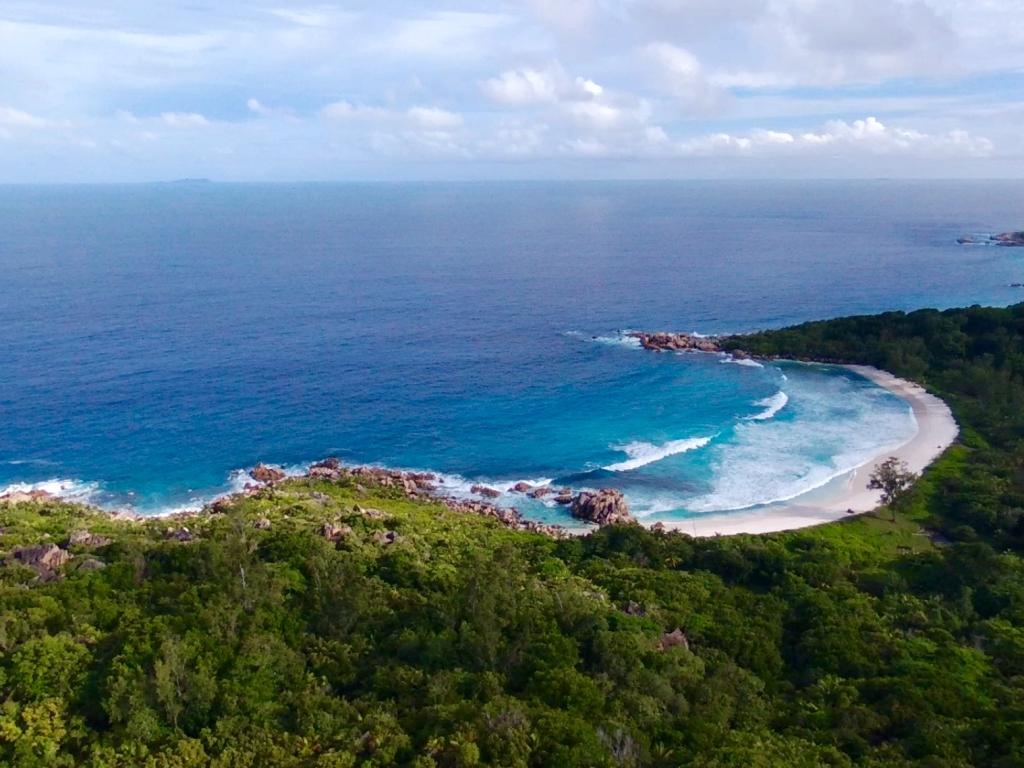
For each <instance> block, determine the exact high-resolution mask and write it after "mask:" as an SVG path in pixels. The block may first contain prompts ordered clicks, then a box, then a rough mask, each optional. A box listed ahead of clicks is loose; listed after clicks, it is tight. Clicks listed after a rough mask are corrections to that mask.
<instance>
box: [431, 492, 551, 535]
mask: <svg viewBox="0 0 1024 768" xmlns="http://www.w3.org/2000/svg"><path fill="white" fill-rule="evenodd" d="M442 502H443V503H444V505H445V506H446V507H448V509H450V510H452V511H454V512H459V513H460V514H464V515H479V516H480V517H490V518H493V519H495V520H497V521H498V522H499V523H501V524H502V525H504V526H505V527H506V528H511V529H513V530H516V531H532V532H533V533H542V534H544V535H545V536H550V537H552V538H555V539H561V538H564V537H565V536H566V535H567V534H566V531H565V529H564V528H562V527H561V526H558V525H549V524H547V523H538V522H536V521H533V520H526V519H524V518H523V516H522V515H521V514H520V512H519V510H518V509H515V508H514V507H499V506H497V505H495V504H489V503H487V502H485V501H472V500H467V499H455V498H451V497H449V498H446V499H442Z"/></svg>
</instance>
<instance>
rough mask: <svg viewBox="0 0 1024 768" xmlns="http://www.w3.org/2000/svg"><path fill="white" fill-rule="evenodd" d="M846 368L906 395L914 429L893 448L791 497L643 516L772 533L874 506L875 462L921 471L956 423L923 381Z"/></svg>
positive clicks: (667, 525) (696, 530) (686, 526)
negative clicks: (683, 514) (676, 515)
mask: <svg viewBox="0 0 1024 768" xmlns="http://www.w3.org/2000/svg"><path fill="white" fill-rule="evenodd" d="M843 367H844V368H846V369H847V370H850V371H853V372H854V373H856V374H858V375H859V376H863V377H864V378H866V379H869V380H870V381H872V382H874V383H875V384H877V385H878V386H880V387H883V388H885V389H887V390H888V391H889V392H891V393H892V394H894V395H896V396H897V397H899V398H901V399H903V400H905V401H906V402H907V403H908V404H909V405H910V408H911V410H912V411H913V414H914V419H915V420H916V422H917V431H916V432H915V433H914V435H913V436H912V437H911V438H910V439H909V440H907V441H906V442H905V443H903V444H902V445H900V446H899V447H897V448H894V449H889V450H885V451H881V452H880V453H879V454H877V455H876V456H873V457H872V458H871V459H869V460H868V461H866V462H864V463H863V464H861V465H860V466H859V467H856V468H854V469H852V470H850V471H849V472H846V473H844V474H842V475H840V476H839V477H837V478H835V479H833V480H831V481H829V482H828V483H826V484H825V485H823V486H822V487H820V488H817V489H815V490H812V491H808V492H807V493H805V494H801V495H800V496H798V497H797V498H796V499H794V500H792V501H786V502H781V503H777V504H767V505H764V506H761V507H755V508H753V509H746V510H737V511H735V512H711V513H708V514H705V515H695V516H693V517H688V518H684V519H675V520H656V519H652V520H650V522H648V521H646V520H645V521H644V524H645V525H648V526H649V527H650V526H653V525H659V524H660V526H661V527H663V528H664V529H666V530H676V531H680V532H681V533H686V534H689V535H691V536H732V535H736V534H743V533H745V534H760V533H775V532H777V531H790V530H795V529H798V528H807V527H810V526H813V525H822V524H824V523H831V522H835V521H836V520H842V519H844V518H847V517H849V516H850V513H851V511H852V512H853V513H855V514H863V513H865V512H871V511H873V510H875V509H877V508H878V506H879V497H880V493H879V492H878V491H870V490H868V488H867V484H868V477H869V476H870V474H871V472H872V471H873V470H874V468H875V466H876V465H877V464H878V463H879V462H880V461H882V460H884V459H886V458H888V457H889V456H896V457H897V458H899V459H901V460H903V461H905V462H906V463H907V465H908V466H909V467H910V470H911V471H912V472H916V473H921V472H922V471H923V470H924V469H925V468H926V467H927V466H928V465H929V464H931V463H932V462H933V461H935V459H937V458H938V457H939V456H940V455H941V454H942V453H943V452H944V451H945V450H946V449H947V448H948V447H949V446H950V445H951V444H952V443H953V441H954V440H955V439H956V436H957V435H958V434H959V431H960V429H959V427H958V426H957V423H956V420H955V419H954V418H953V414H952V412H951V411H950V410H949V406H948V405H946V403H945V402H943V401H942V400H941V399H939V398H938V397H936V396H935V395H932V394H930V393H929V392H927V391H926V390H925V389H924V388H923V387H921V386H920V385H918V384H914V383H913V382H911V381H907V380H906V379H901V378H899V377H897V376H894V375H893V374H891V373H889V372H888V371H883V370H880V369H878V368H873V367H871V366H866V365H844V366H843Z"/></svg>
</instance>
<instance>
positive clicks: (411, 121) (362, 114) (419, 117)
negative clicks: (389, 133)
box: [320, 101, 462, 131]
mask: <svg viewBox="0 0 1024 768" xmlns="http://www.w3.org/2000/svg"><path fill="white" fill-rule="evenodd" d="M320 114H321V115H322V116H323V117H326V118H328V119H329V120H333V121H336V122H339V123H344V122H352V121H366V122H374V123H382V124H383V123H404V124H408V125H412V126H416V127H418V128H425V129H430V130H441V131H450V130H454V129H456V128H459V127H460V126H461V125H462V116H461V115H458V114H456V113H454V112H449V111H448V110H446V109H441V108H440V107H429V106H416V107H410V108H409V109H406V110H395V109H388V108H386V107H374V106H365V105H360V104H352V103H351V102H348V101H335V102H333V103H331V104H328V105H327V106H325V107H324V108H323V109H321V110H320Z"/></svg>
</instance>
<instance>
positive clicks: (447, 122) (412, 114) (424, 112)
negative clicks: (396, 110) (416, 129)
mask: <svg viewBox="0 0 1024 768" xmlns="http://www.w3.org/2000/svg"><path fill="white" fill-rule="evenodd" d="M406 115H408V117H409V119H411V120H412V121H413V122H414V123H415V124H416V125H419V126H420V127H422V128H432V129H436V130H445V131H447V130H452V129H454V128H458V127H459V126H461V125H462V117H461V116H459V115H456V114H455V113H454V112H449V111H448V110H446V109H439V108H437V107H412V108H411V109H409V110H408V111H407V112H406Z"/></svg>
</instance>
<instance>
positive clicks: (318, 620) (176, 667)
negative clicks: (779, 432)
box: [0, 305, 1024, 768]
mask: <svg viewBox="0 0 1024 768" xmlns="http://www.w3.org/2000/svg"><path fill="white" fill-rule="evenodd" d="M726 343H727V344H728V345H730V346H732V347H735V348H743V349H746V350H748V351H750V352H753V353H755V354H760V355H766V356H781V357H791V358H807V359H833V360H842V361H848V362H856V363H866V364H871V365H876V366H879V367H882V368H885V369H887V370H890V371H892V372H894V373H896V374H899V375H902V376H906V377H909V378H912V379H914V380H916V381H918V382H920V383H922V384H924V385H925V386H926V387H928V388H929V389H930V390H932V391H933V392H935V393H936V394H938V395H940V396H942V397H944V398H945V399H947V401H948V402H949V403H950V405H951V407H952V408H953V411H954V413H955V414H956V416H957V418H958V420H959V421H960V423H961V426H962V429H963V432H962V439H961V442H960V444H958V445H956V446H954V447H953V448H952V449H950V450H949V451H948V452H947V453H946V455H945V456H944V457H943V458H942V459H940V460H939V462H937V463H936V464H935V465H934V466H933V467H932V468H931V469H930V470H929V471H928V472H927V473H926V474H925V476H924V477H923V478H922V479H921V480H920V481H919V482H918V483H917V484H916V486H915V488H914V490H913V492H912V495H911V497H910V501H909V503H908V504H906V505H905V506H904V507H903V508H902V509H901V511H900V512H899V514H898V515H897V516H896V519H895V520H892V519H891V518H890V515H889V514H879V515H877V516H875V515H865V516H861V517H857V518H851V519H849V520H845V521H843V522H840V523H835V524H832V525H826V526H822V527H819V528H814V529H808V530H805V531H799V532H793V533H785V534H775V535H770V536H758V537H753V536H740V537H730V538H717V539H692V538H689V537H687V536H685V535H683V534H678V533H672V534H665V533H659V532H651V531H648V530H645V529H643V528H640V527H638V526H622V525H618V526H610V527H608V528H605V529H603V530H601V531H600V532H598V533H595V534H593V535H590V536H587V537H582V538H572V539H563V540H557V539H553V538H549V537H546V536H542V535H539V534H534V533H528V532H518V531H513V530H509V529H507V528H505V527H503V526H502V525H500V524H499V523H498V522H497V521H495V520H492V519H489V518H486V517H479V516H472V515H464V514H459V513H457V512H455V511H452V510H450V509H448V508H446V507H445V506H443V505H441V504H437V503H432V502H429V501H414V500H409V499H407V498H406V497H405V496H404V495H403V494H401V493H399V491H398V490H397V489H393V488H388V487H384V486H378V485H373V484H367V483H365V482H363V483H356V482H353V481H352V480H350V479H343V480H340V481H337V482H330V481H326V480H311V479H300V480H289V481H285V482H283V483H281V484H279V485H277V486H275V487H274V488H273V489H272V491H270V492H268V493H265V494H260V495H259V496H257V497H239V498H236V499H234V500H233V501H231V502H230V503H226V504H222V505H219V506H218V507H217V509H216V511H215V512H211V513H208V514H204V515H201V516H198V517H195V518H192V519H188V520H187V521H183V520H173V521H172V520H166V519H165V520H150V521H143V522H132V521H122V520H117V519H114V518H112V517H110V516H109V515H106V514H103V513H100V512H98V511H96V510H90V509H87V508H84V507H79V506H74V505H69V504H63V503H59V502H56V501H51V500H42V501H36V502H25V503H16V504H6V505H3V504H0V529H2V535H0V556H4V555H5V556H6V557H5V560H4V562H5V565H4V566H3V567H0V606H2V607H0V692H2V693H0V699H2V701H0V764H5V765H11V766H71V765H84V766H94V767H95V768H100V767H101V766H102V767H104V768H107V767H109V768H114V767H115V766H151V767H152V768H175V767H180V768H185V767H186V766H207V765H210V766H219V767H221V768H243V767H248V766H322V767H324V768H327V767H328V766H329V767H331V768H340V767H341V766H389V765H401V766H417V767H419V768H427V767H428V766H460V767H461V766H476V765H490V766H701V767H703V768H712V767H716V768H726V767H733V766H736V767H740V766H742V768H762V767H765V768H767V767H768V766H772V767H774V766H779V767H780V768H783V767H785V768H803V767H806V768H811V767H812V766H928V767H929V768H940V767H941V768H954V767H961V766H964V767H965V766H992V767H994V768H1009V766H1021V765H1024V559H1022V555H1024V442H1022V437H1024V305H1020V306H1016V307H1011V308H1008V309H984V308H971V309H966V310H952V311H947V312H937V311H922V312H914V313H910V314H904V313H889V314H884V315H879V316H872V317H855V318H845V319H839V320H832V321H827V322H820V323H810V324H806V325H802V326H798V327H795V328H789V329H785V330H781V331H771V332H765V333H760V334H755V335H751V336H744V337H737V338H733V339H730V340H728V341H727V342H726ZM50 544H60V545H62V546H63V547H65V548H66V549H67V551H69V552H70V553H71V554H73V555H74V557H72V558H71V559H70V560H68V561H67V562H62V560H63V558H62V557H61V558H57V559H55V560H54V559H51V560H50V561H48V562H44V563H39V562H35V563H32V562H29V563H27V564H26V563H25V562H22V561H19V559H18V558H16V557H14V556H13V555H14V553H15V552H16V551H18V548H21V547H26V546H36V547H39V548H40V551H42V550H46V546H45V545H50ZM47 551H48V552H49V554H48V555H46V556H47V557H51V556H52V555H53V552H54V550H53V549H52V548H51V549H49V550H47Z"/></svg>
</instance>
